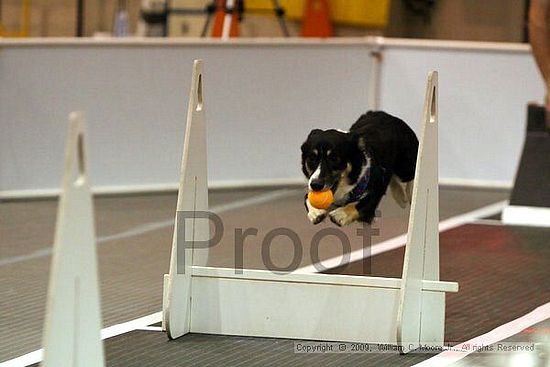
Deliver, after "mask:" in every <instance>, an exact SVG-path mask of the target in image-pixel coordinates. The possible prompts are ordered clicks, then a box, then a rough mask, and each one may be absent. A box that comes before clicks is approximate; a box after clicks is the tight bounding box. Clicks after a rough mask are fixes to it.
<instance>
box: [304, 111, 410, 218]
mask: <svg viewBox="0 0 550 367" xmlns="http://www.w3.org/2000/svg"><path fill="white" fill-rule="evenodd" d="M301 149H302V171H303V173H304V175H305V176H306V177H307V178H308V179H310V182H309V189H310V190H315V191H319V190H326V189H331V190H332V191H333V193H334V196H335V197H334V199H335V205H333V207H331V208H329V210H327V211H321V210H319V209H312V207H311V206H310V205H309V202H308V201H307V195H306V201H305V205H306V208H307V209H308V212H309V213H308V217H309V218H310V220H311V221H312V222H313V223H314V224H317V223H319V222H321V221H322V220H323V219H324V218H325V217H326V215H327V214H328V215H329V216H330V217H331V220H332V221H333V222H335V223H336V224H338V225H344V224H348V223H350V222H353V221H355V220H358V221H363V222H367V223H371V222H372V220H373V218H374V216H375V212H376V208H377V207H378V204H379V203H380V200H381V199H382V197H383V196H384V194H385V193H386V190H387V188H388V185H389V184H390V181H391V180H392V176H394V175H395V176H397V177H398V178H399V180H400V181H401V182H403V183H405V182H411V181H412V180H413V179H414V172H415V167H416V155H417V151H418V139H417V137H416V135H415V133H414V131H413V130H412V129H411V128H410V127H409V126H408V125H407V124H406V123H405V122H404V121H403V120H401V119H399V118H397V117H395V116H392V115H389V114H387V113H385V112H382V111H369V112H367V113H366V114H364V115H362V116H361V117H359V119H358V120H357V121H356V122H355V123H354V124H353V125H352V126H351V129H350V131H349V132H347V133H346V132H342V131H339V130H332V129H331V130H320V129H315V130H312V131H311V132H310V134H309V136H308V137H307V140H306V141H305V142H304V143H303V144H302V147H301ZM368 164H370V167H371V168H370V173H371V177H370V179H369V181H368V185H367V192H368V195H366V197H364V198H361V199H360V200H359V201H357V202H355V203H351V204H350V203H345V201H346V197H347V194H348V193H349V192H350V191H351V190H353V188H354V187H355V185H356V184H357V183H358V180H360V178H361V175H362V173H364V169H365V167H366V165H368ZM319 167H320V171H317V169H318V168H319ZM316 171H317V173H318V174H317V175H315V176H316V177H313V178H312V176H313V175H314V173H315V172H316ZM393 179H395V178H393ZM411 183H412V182H411ZM403 192H404V191H403ZM409 199H410V198H409ZM339 201H340V202H341V204H340V206H341V207H339V205H338V202H339ZM350 205H351V206H350ZM403 205H404V204H403ZM346 206H347V208H344V207H346ZM339 209H340V210H339ZM344 209H346V210H344ZM354 209H355V210H354Z"/></svg>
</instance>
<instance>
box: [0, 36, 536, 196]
mask: <svg viewBox="0 0 550 367" xmlns="http://www.w3.org/2000/svg"><path fill="white" fill-rule="evenodd" d="M378 41H379V42H380V41H383V43H384V44H385V45H384V46H383V61H382V66H381V77H380V95H379V98H380V103H381V107H382V108H384V109H386V110H388V112H390V113H394V114H396V115H398V116H401V117H403V118H404V119H406V120H407V121H408V122H410V123H411V124H412V125H413V127H414V128H415V129H416V128H417V127H418V126H417V125H418V123H419V121H420V116H421V108H422V98H423V96H422V95H417V94H418V93H421V92H419V91H422V90H423V83H424V79H425V77H426V74H427V71H428V70H429V69H436V70H439V71H440V81H441V85H440V104H439V105H440V108H441V113H440V117H441V128H440V131H441V132H440V136H441V137H440V166H441V167H440V168H441V170H440V172H441V177H442V180H444V181H445V180H447V181H449V179H451V181H452V182H457V183H474V184H498V185H502V184H504V185H506V184H510V183H511V181H512V179H513V175H514V172H515V169H516V165H517V162H518V160H519V152H520V148H521V144H522V141H523V137H524V123H525V104H526V103H527V101H529V100H533V99H535V100H539V101H540V100H542V97H543V93H544V90H543V85H542V82H541V81H540V78H539V75H538V71H537V69H536V67H535V64H534V62H533V61H532V58H531V55H530V53H529V50H528V48H527V47H526V46H518V45H504V46H498V47H497V48H495V47H489V46H487V45H485V44H475V45H476V46H475V49H471V45H465V44H462V43H460V42H458V43H457V42H453V43H450V44H451V45H453V48H451V49H449V48H448V45H449V43H445V44H442V43H441V42H432V43H430V42H423V47H416V46H414V45H411V43H410V42H407V41H402V40H401V41H391V40H387V39H386V40H378ZM375 43H376V42H374V41H373V40H372V39H353V40H333V41H332V40H331V41H316V40H308V41H304V40H298V41H293V42H292V43H284V42H283V41H280V40H279V41H277V40H273V41H260V42H258V41H238V42H237V43H236V44H232V45H228V44H224V43H218V42H203V41H201V42H197V41H173V40H166V41H165V40H161V41H127V40H125V41H75V40H53V41H52V40H46V41H43V40H40V41H36V40H35V41H9V42H8V41H0V127H1V133H0V197H2V196H3V197H6V196H17V195H29V194H44V193H52V192H56V191H58V188H59V182H60V177H61V173H62V163H61V162H62V154H63V134H64V131H65V128H66V126H65V121H66V116H67V114H68V113H69V112H70V111H74V110H82V111H85V112H86V114H87V116H88V122H89V147H90V160H91V164H90V165H91V167H90V172H91V177H92V178H93V185H94V188H95V189H96V191H127V190H131V189H145V190H147V189H155V188H156V189H158V188H175V187H177V185H176V183H177V175H178V172H179V167H178V162H179V158H180V157H179V155H180V152H181V148H182V144H183V142H182V141H181V139H180V137H181V136H183V131H184V128H185V116H186V98H187V95H186V86H187V85H189V82H190V81H189V80H188V79H189V75H190V72H189V71H190V70H191V67H192V60H193V59H195V58H202V59H203V60H204V62H205V68H206V70H207V71H208V73H207V75H208V77H207V78H206V79H205V80H204V83H205V92H206V96H205V98H206V101H207V102H208V115H207V119H208V123H209V131H208V139H209V140H208V144H209V146H208V149H209V157H208V158H209V169H210V171H209V178H210V180H211V183H212V184H215V185H221V184H231V183H233V184H244V183H249V184H250V183H256V184H258V183H284V182H299V181H300V180H301V172H300V167H299V158H300V151H299V146H300V144H301V142H302V141H303V140H304V139H305V137H306V135H307V132H308V131H309V130H310V129H311V128H314V127H320V128H328V127H336V128H348V127H349V125H350V124H351V123H352V122H353V121H354V120H355V119H356V118H357V117H358V115H359V114H361V113H362V112H364V111H365V110H366V109H367V108H368V101H369V88H370V87H369V82H371V81H372V79H373V78H371V73H372V61H371V57H370V51H371V50H372V48H373V47H375V46H376V44H375ZM404 45H405V46H406V47H404ZM370 97H372V95H370ZM417 131H418V130H417Z"/></svg>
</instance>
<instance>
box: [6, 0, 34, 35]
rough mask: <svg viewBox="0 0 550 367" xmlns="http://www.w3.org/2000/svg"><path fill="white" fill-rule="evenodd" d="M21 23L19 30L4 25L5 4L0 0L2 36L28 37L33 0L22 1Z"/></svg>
mask: <svg viewBox="0 0 550 367" xmlns="http://www.w3.org/2000/svg"><path fill="white" fill-rule="evenodd" d="M20 4H21V8H20V18H19V19H20V23H19V29H18V30H15V31H14V30H8V29H7V28H6V27H4V25H3V17H2V15H3V12H2V8H3V6H2V5H3V4H2V1H1V0H0V37H28V36H29V35H30V27H31V0H21V1H20Z"/></svg>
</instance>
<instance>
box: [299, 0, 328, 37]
mask: <svg viewBox="0 0 550 367" xmlns="http://www.w3.org/2000/svg"><path fill="white" fill-rule="evenodd" d="M331 36H332V23H331V22H330V10H329V6H328V1H327V0H307V1H306V8H305V10H304V20H303V23H302V37H331Z"/></svg>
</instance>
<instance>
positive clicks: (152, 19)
mask: <svg viewBox="0 0 550 367" xmlns="http://www.w3.org/2000/svg"><path fill="white" fill-rule="evenodd" d="M167 21H168V4H167V0H141V9H140V18H139V21H138V24H137V31H136V34H137V35H138V36H140V37H166V36H167V35H168V31H167Z"/></svg>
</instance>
